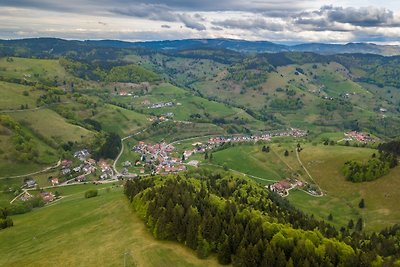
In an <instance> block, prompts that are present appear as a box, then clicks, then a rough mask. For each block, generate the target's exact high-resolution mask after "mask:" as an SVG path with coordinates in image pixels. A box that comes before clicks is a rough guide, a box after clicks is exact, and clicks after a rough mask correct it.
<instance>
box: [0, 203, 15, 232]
mask: <svg viewBox="0 0 400 267" xmlns="http://www.w3.org/2000/svg"><path fill="white" fill-rule="evenodd" d="M13 225H14V223H13V220H12V219H11V218H10V217H8V213H7V210H6V209H3V208H0V230H1V229H4V228H7V227H11V226H13Z"/></svg>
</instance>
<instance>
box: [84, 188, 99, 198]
mask: <svg viewBox="0 0 400 267" xmlns="http://www.w3.org/2000/svg"><path fill="white" fill-rule="evenodd" d="M97 195H98V190H97V189H92V190H88V191H86V192H85V198H91V197H97Z"/></svg>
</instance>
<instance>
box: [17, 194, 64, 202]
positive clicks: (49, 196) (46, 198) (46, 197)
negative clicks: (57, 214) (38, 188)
mask: <svg viewBox="0 0 400 267" xmlns="http://www.w3.org/2000/svg"><path fill="white" fill-rule="evenodd" d="M33 197H34V195H32V194H30V193H29V192H28V191H24V192H23V193H22V194H21V195H20V196H19V200H21V201H23V202H25V201H28V200H30V199H32V198H33ZM38 197H40V198H41V199H43V201H44V202H45V203H46V204H48V203H50V202H53V201H54V200H56V199H57V196H56V195H55V194H54V193H52V192H40V193H39V194H38Z"/></svg>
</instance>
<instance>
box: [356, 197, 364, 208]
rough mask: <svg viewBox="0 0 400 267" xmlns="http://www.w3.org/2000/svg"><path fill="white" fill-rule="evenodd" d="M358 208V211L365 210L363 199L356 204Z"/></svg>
mask: <svg viewBox="0 0 400 267" xmlns="http://www.w3.org/2000/svg"><path fill="white" fill-rule="evenodd" d="M358 207H359V208H360V209H363V208H365V202H364V199H363V198H362V199H361V201H360V203H358Z"/></svg>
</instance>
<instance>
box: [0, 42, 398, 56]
mask: <svg viewBox="0 0 400 267" xmlns="http://www.w3.org/2000/svg"><path fill="white" fill-rule="evenodd" d="M10 46H11V47H12V46H20V47H24V48H29V49H33V50H38V49H39V50H40V49H42V50H43V49H44V50H46V49H50V50H51V51H54V52H57V51H58V50H60V51H63V50H65V49H67V48H68V47H71V46H74V47H76V46H80V47H82V48H86V49H90V48H91V47H93V46H95V47H104V48H122V49H123V48H145V49H152V50H163V51H172V52H174V51H177V50H193V49H228V50H231V51H236V52H241V53H280V52H313V53H318V54H322V55H332V54H345V53H352V54H353V53H362V54H376V55H383V56H395V55H400V46H397V45H376V44H372V43H348V44H324V43H304V44H299V45H283V44H276V43H272V42H268V41H246V40H234V39H185V40H166V41H148V42H126V41H119V40H86V41H76V40H63V39H57V38H28V39H16V40H0V50H1V48H3V49H4V48H6V47H8V48H10ZM51 51H49V52H51Z"/></svg>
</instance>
